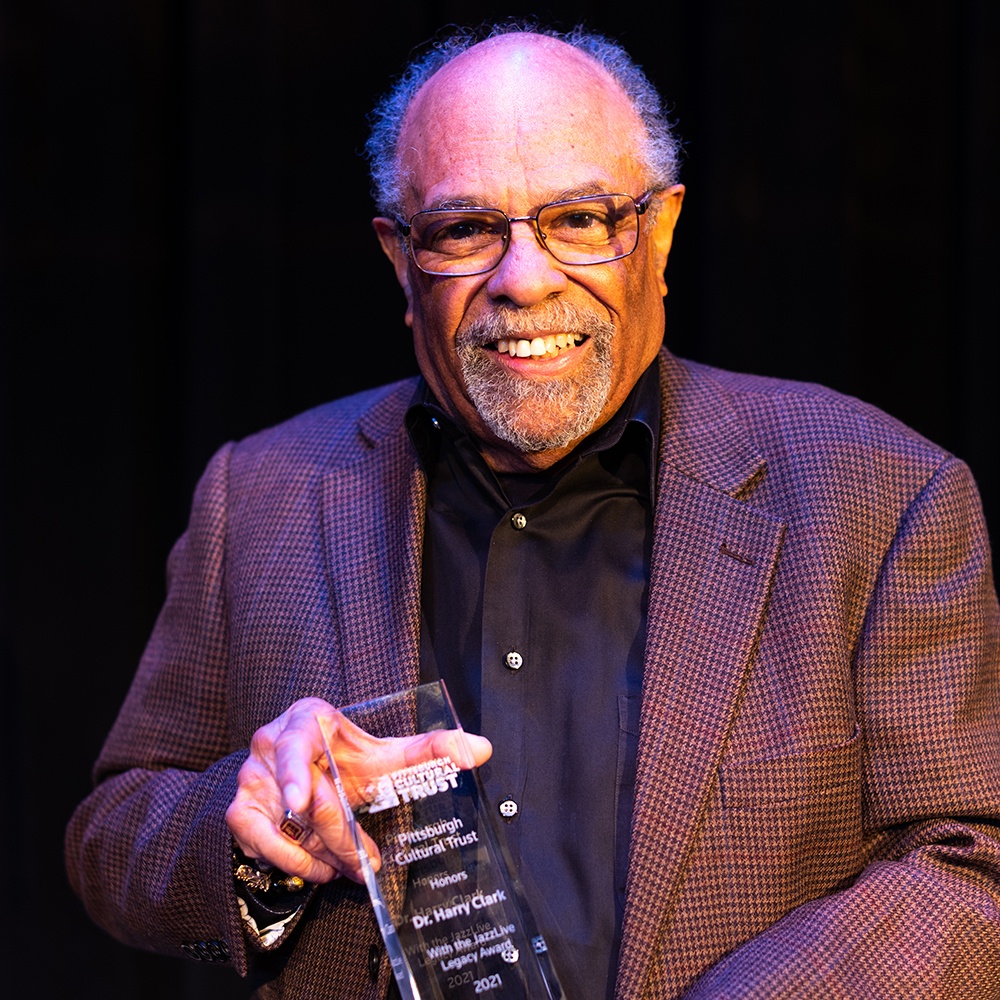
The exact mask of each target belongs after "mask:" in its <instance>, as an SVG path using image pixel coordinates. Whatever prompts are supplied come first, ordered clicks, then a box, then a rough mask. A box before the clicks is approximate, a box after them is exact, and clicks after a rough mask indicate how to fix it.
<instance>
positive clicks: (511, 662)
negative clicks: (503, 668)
mask: <svg viewBox="0 0 1000 1000" xmlns="http://www.w3.org/2000/svg"><path fill="white" fill-rule="evenodd" d="M504 663H506V664H507V666H508V667H509V668H510V669H511V670H520V669H521V664H522V663H524V659H523V657H522V656H521V654H520V653H519V652H518V651H517V650H516V649H512V650H511V651H510V652H509V653H508V654H507V655H506V656H505V657H504Z"/></svg>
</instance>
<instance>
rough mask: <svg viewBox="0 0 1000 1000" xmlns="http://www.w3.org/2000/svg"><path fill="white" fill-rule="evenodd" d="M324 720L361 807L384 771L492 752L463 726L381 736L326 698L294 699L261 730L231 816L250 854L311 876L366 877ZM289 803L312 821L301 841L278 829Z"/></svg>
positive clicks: (375, 856)
mask: <svg viewBox="0 0 1000 1000" xmlns="http://www.w3.org/2000/svg"><path fill="white" fill-rule="evenodd" d="M320 726H322V727H323V733H325V734H326V738H327V740H328V741H329V744H330V749H331V750H332V751H333V757H334V760H336V762H337V769H338V770H339V771H340V778H341V781H342V783H343V785H344V791H345V792H346V793H347V797H348V799H349V800H350V802H351V805H352V806H354V807H355V808H356V807H357V806H358V805H360V804H361V803H362V802H363V801H365V790H366V789H367V788H368V787H369V786H370V785H372V784H374V782H375V781H376V779H378V778H379V777H381V776H382V775H383V774H389V773H390V772H392V771H396V770H399V769H400V768H403V767H409V766H410V765H412V764H419V763H421V762H422V761H425V760H433V759H434V758H435V757H445V756H448V757H451V759H452V760H453V761H454V762H455V763H456V764H458V765H459V766H460V767H463V768H471V767H478V766H479V765H480V764H482V763H484V762H485V761H486V760H488V759H489V756H490V754H491V753H492V752H493V748H492V747H491V746H490V742H489V740H487V739H486V738H485V737H483V736H473V735H471V734H468V733H463V732H460V731H457V730H442V731H438V732H433V733H422V734H421V735H419V736H408V737H400V738H397V739H377V738H376V737H374V736H371V735H369V734H368V733H366V732H365V731H364V730H363V729H359V728H358V727H357V726H356V725H354V723H352V722H350V721H348V720H347V719H346V718H345V717H344V716H343V714H342V713H340V712H338V711H337V710H336V709H335V708H334V707H333V706H332V705H330V704H328V703H327V702H325V701H322V700H321V699H319V698H303V699H302V700H301V701H297V702H295V703H294V704H293V705H292V706H291V707H290V708H289V709H288V710H287V711H285V712H283V713H282V714H281V715H279V716H278V718H277V719H275V720H274V721H273V722H269V723H268V724H267V725H266V726H262V727H261V728H260V729H258V730H257V732H255V733H254V735H253V739H252V740H251V743H250V756H249V757H248V758H247V760H246V762H245V763H244V765H243V767H242V768H240V773H239V786H238V788H237V791H236V796H235V798H234V799H233V801H232V803H230V806H229V808H228V809H227V810H226V822H227V823H228V824H229V829H230V831H231V832H232V834H233V838H234V839H235V841H236V843H237V845H238V846H239V848H240V850H242V851H243V853H244V854H246V855H247V856H248V857H251V858H257V859H258V860H261V861H266V862H268V863H270V864H272V865H275V866H276V867H278V868H280V869H281V870H282V871H284V872H287V873H288V874H290V875H299V876H300V877H302V878H304V879H305V880H306V881H308V882H329V881H330V880H331V879H334V878H336V877H337V876H338V875H346V876H347V877H348V878H351V879H353V880H354V881H355V882H361V881H362V875H361V867H360V865H359V863H358V858H357V854H356V852H355V849H354V841H353V839H352V837H351V833H350V828H349V827H348V825H347V820H346V817H345V816H344V811H343V809H342V807H341V804H340V799H339V798H338V797H337V792H336V789H335V788H334V787H333V782H332V781H331V779H330V777H329V775H328V772H327V770H326V767H327V765H326V758H325V755H324V752H323V738H322V735H321V733H320V729H319V727H320ZM286 809H291V810H293V811H294V812H296V813H299V814H300V815H301V816H303V817H304V818H305V819H306V820H307V821H308V823H309V825H310V826H311V827H312V832H311V833H310V834H309V835H308V836H307V837H306V838H305V840H304V841H303V842H302V844H301V845H297V844H294V843H293V842H292V841H291V840H289V839H288V838H287V837H285V836H284V834H282V833H281V832H280V831H279V829H278V824H279V823H280V822H281V819H282V817H283V816H284V813H285V810H286ZM361 836H362V839H363V841H364V844H365V848H366V849H367V851H368V856H369V857H370V858H371V861H372V866H373V867H374V868H375V870H376V871H377V870H378V869H379V867H380V865H381V863H382V862H381V857H380V856H379V850H378V847H377V846H376V845H375V843H374V841H372V840H371V838H370V837H368V835H367V834H365V833H364V831H362V832H361Z"/></svg>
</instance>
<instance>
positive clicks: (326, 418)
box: [231, 378, 416, 472]
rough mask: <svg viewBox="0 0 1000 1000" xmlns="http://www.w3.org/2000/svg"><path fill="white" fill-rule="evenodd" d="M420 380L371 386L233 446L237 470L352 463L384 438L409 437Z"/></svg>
mask: <svg viewBox="0 0 1000 1000" xmlns="http://www.w3.org/2000/svg"><path fill="white" fill-rule="evenodd" d="M415 387H416V379H415V378H411V379H405V380H403V381H401V382H394V383H391V384H389V385H384V386H379V387H377V388H374V389H366V390H364V391H362V392H358V393H355V394H353V395H351V396H344V397H342V398H340V399H335V400H333V401H331V402H329V403H324V404H322V405H321V406H317V407H314V408H313V409H310V410H306V411H305V412H303V413H300V414H298V415H296V416H294V417H292V418H290V419H289V420H286V421H284V422H282V423H280V424H277V425H276V426H274V427H269V428H267V429H266V430H262V431H259V432H258V433H256V434H253V435H251V436H250V437H247V438H244V439H243V440H241V441H238V442H236V443H235V444H234V445H232V455H231V463H232V467H233V469H234V470H240V471H253V470H257V471H259V470H260V469H261V468H263V467H266V466H273V465H279V466H283V467H286V468H289V469H291V468H295V469H297V470H299V471H300V472H301V471H304V470H306V469H312V470H316V471H319V470H321V469H322V470H327V469H333V468H339V467H343V466H346V465H350V464H352V463H353V462H355V461H357V460H358V459H359V458H360V457H361V456H362V455H364V454H365V453H367V452H368V451H370V450H371V449H372V448H374V447H376V446H377V445H378V444H379V443H380V442H382V441H384V440H386V439H390V438H392V437H394V436H398V435H404V434H405V428H404V424H403V417H404V416H405V414H406V409H407V407H408V406H409V403H410V401H411V399H412V398H413V393H414V390H415Z"/></svg>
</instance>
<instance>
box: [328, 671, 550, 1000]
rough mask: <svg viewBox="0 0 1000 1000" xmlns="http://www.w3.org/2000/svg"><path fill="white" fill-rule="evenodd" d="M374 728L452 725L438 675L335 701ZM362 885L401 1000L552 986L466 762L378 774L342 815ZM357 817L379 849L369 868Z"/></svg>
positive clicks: (504, 994)
mask: <svg viewBox="0 0 1000 1000" xmlns="http://www.w3.org/2000/svg"><path fill="white" fill-rule="evenodd" d="M343 712H344V715H346V716H347V717H348V718H349V719H350V720H351V721H352V722H354V723H356V724H357V725H359V726H361V728H362V729H365V730H367V731H368V732H371V733H374V734H376V735H380V736H388V735H403V734H405V733H407V732H413V731H414V724H415V725H416V731H417V732H431V731H433V730H438V729H456V730H461V727H460V725H459V723H458V720H457V719H456V717H455V713H454V710H453V708H452V705H451V700H450V699H449V697H448V692H447V690H446V689H445V686H444V683H443V682H440V681H439V682H437V683H434V684H424V685H421V686H420V687H417V688H413V689H412V690H410V691H404V692H400V693H399V694H395V695H389V696H388V697H385V698H379V699H377V700H375V701H370V702H365V703H363V704H360V705H352V706H351V707H349V708H345V709H344V710H343ZM328 758H329V765H330V774H331V777H332V778H333V781H334V784H335V785H336V786H337V791H338V793H339V794H340V796H341V802H342V804H343V805H344V808H345V811H346V813H347V815H348V821H349V822H350V823H351V824H352V828H353V829H354V832H355V842H356V844H357V847H358V853H359V858H360V861H361V865H362V870H363V871H364V874H365V883H366V885H367V887H368V894H369V896H370V897H371V901H372V906H373V907H374V909H375V914H376V917H377V918H378V922H379V927H380V929H381V931H382V937H383V939H384V941H385V945H386V949H387V953H388V955H389V958H390V960H391V961H392V967H393V973H394V975H395V977H396V983H397V985H398V987H399V991H400V994H401V996H402V998H403V1000H411V998H413V1000H464V998H466V997H477V996H483V995H487V996H489V997H490V998H491V1000H505V998H515V997H517V998H522V997H523V998H531V1000H544V998H550V1000H560V998H562V997H563V992H562V989H561V987H560V986H559V981H558V978H557V976H556V973H555V970H554V969H553V967H552V964H551V961H550V959H549V953H548V949H547V948H546V945H545V941H544V939H543V938H542V936H541V935H540V934H539V933H538V930H537V928H536V927H535V924H534V920H533V918H532V916H531V912H530V910H529V908H528V906H527V903H526V902H525V900H524V893H523V889H522V887H521V883H520V880H519V879H518V876H517V873H516V872H515V871H514V869H513V867H512V866H511V864H510V863H509V859H508V857H507V855H506V852H505V850H504V848H503V846H502V841H501V840H500V839H499V838H498V836H497V833H496V830H495V829H494V826H493V823H494V821H493V817H492V814H491V812H490V810H488V809H487V808H486V807H485V800H484V796H483V791H482V786H481V784H480V782H479V777H478V775H477V774H476V772H475V771H474V770H472V771H467V770H461V769H460V768H459V767H458V766H457V764H456V763H455V762H454V761H452V760H451V759H450V758H448V757H443V758H438V759H436V760H431V761H425V762H423V763H419V764H415V765H412V766H410V767H405V768H402V769H401V770H399V771H395V772H393V773H392V774H386V775H382V776H381V777H380V778H379V780H378V781H377V782H376V783H375V785H374V786H373V787H372V788H371V790H370V795H369V798H370V799H371V801H370V802H369V803H368V804H367V805H366V806H362V807H361V808H360V809H358V810H357V811H356V815H352V813H351V809H350V806H349V804H348V801H347V797H346V795H345V794H344V792H343V787H342V786H341V784H340V777H339V774H338V773H337V766H336V762H335V761H334V760H333V759H332V755H331V754H329V751H328ZM358 824H360V825H361V826H362V827H364V829H365V830H366V832H367V833H368V834H369V835H370V836H371V837H372V838H373V839H374V840H375V842H376V843H377V844H378V846H379V849H380V851H381V853H382V867H381V869H380V870H379V872H378V874H375V873H374V872H373V871H372V868H371V864H370V863H369V861H368V856H367V854H366V853H365V851H364V850H363V849H362V847H361V844H360V841H359V840H358V832H357V825H358Z"/></svg>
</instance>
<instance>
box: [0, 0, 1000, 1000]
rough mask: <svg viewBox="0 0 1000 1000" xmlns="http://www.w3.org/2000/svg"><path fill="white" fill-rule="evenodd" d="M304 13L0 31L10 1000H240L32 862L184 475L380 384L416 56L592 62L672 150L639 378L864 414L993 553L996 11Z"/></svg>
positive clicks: (213, 7) (328, 7)
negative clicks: (984, 530)
mask: <svg viewBox="0 0 1000 1000" xmlns="http://www.w3.org/2000/svg"><path fill="white" fill-rule="evenodd" d="M335 6H339V5H335V4H333V3H331V2H329V0H258V2H256V3H251V2H247V0H87V2H86V3H81V2H79V0H28V2H24V3H12V2H10V0H2V5H0V213H2V214H0V224H2V236H0V255H2V256H0V260H2V272H0V323H2V340H0V394H2V397H0V406H2V413H0V448H2V452H0V479H2V482H3V487H4V488H3V492H2V494H0V497H2V500H0V502H2V505H3V506H2V510H0V515H2V523H3V526H4V532H3V535H2V541H0V545H2V548H0V557H2V565H3V567H4V574H3V589H2V591H0V599H2V606H0V612H2V631H0V654H2V657H3V660H4V664H5V666H4V687H3V691H4V695H5V697H6V698H7V699H8V706H7V710H6V712H5V713H4V714H5V720H4V722H5V724H4V726H3V727H2V729H0V732H2V741H3V742H2V750H3V768H2V775H3V779H2V780H3V785H2V802H3V822H2V823H0V831H2V832H0V836H2V837H3V841H2V842H0V858H2V859H3V863H4V864H3V872H4V876H5V877H4V880H3V898H4V899H5V901H6V906H5V908H4V909H5V913H4V916H5V919H4V921H3V924H4V930H3V933H2V934H0V939H2V940H3V948H4V950H5V951H9V957H8V959H7V960H6V961H4V963H3V969H2V971H0V977H2V981H3V982H4V983H5V984H8V983H10V982H11V981H13V984H14V992H12V993H7V995H14V996H31V997H63V996H73V997H75V998H91V997H143V998H151V1000H152V998H160V997H163V998H167V997H170V998H176V997H186V998H201V997H213V998H225V997H230V996H232V997H237V996H241V995H243V992H242V991H241V989H240V987H239V984H238V983H237V982H236V980H235V978H233V977H229V976H227V975H226V974H223V973H222V972H221V971H220V970H217V969H211V968H206V967H204V966H198V965H194V964H193V963H188V962H184V961H180V960H173V959H166V958H157V957H152V956H146V955H143V954H140V953H137V952H132V951H130V950H128V949H125V948H123V947H121V946H120V945H118V944H116V943H114V942H112V941H111V940H110V939H108V938H106V937H105V936H104V935H103V934H101V933H100V932H98V931H97V930H96V929H95V928H93V927H92V926H91V925H90V923H89V922H88V921H87V919H86V917H85V915H84V913H83V909H82V907H81V906H80V904H79V903H78V902H77V901H76V900H75V898H74V897H73V896H72V895H71V893H70V891H69V889H68V887H67V885H66V882H65V877H64V874H63V868H62V860H61V837H62V830H63V827H64V825H65V822H66V819H67V818H68V815H69V812H70V810H71V809H72V807H73V805H74V804H75V802H76V801H77V800H78V799H79V798H80V797H82V796H83V795H84V794H85V793H86V790H87V787H88V772H89V768H90V765H91V763H92V761H93V759H94V757H95V756H96V754H97V751H98V749H99V746H100V743H101V740H102V738H103V735H104V733H105V732H106V730H107V728H108V727H109V725H110V723H111V721H112V719H113V716H114V713H115V711H116V709H117V706H118V704H119V703H120V700H121V698H122V696H123V694H124V691H125V689H126V687H127V684H128V681H129V678H130V676H131V673H132V671H133V669H134V665H135V662H136V660H137V657H138V655H139V653H140V651H141V648H142V645H143V643H144V640H145V637H146V635H147V634H148V631H149V628H150V626H151V624H152V621H153V618H154V616H155V614H156V610H157V608H158V606H159V603H160V601H161V600H162V596H163V564H164V560H165V557H166V554H167V551H168V549H169V546H170V544H171V543H172V541H173V539H174V538H175V537H176V536H177V535H178V534H179V533H180V531H181V530H183V526H184V522H185V519H186V513H187V504H188V501H189V497H190V493H191V489H192V487H193V484H194V481H195V479H196V477H197V475H198V474H199V472H200V470H201V468H202V467H203V465H204V463H205V461H206V460H207V458H208V457H209V455H210V454H211V453H212V452H213V451H214V450H215V449H216V448H217V447H218V446H219V445H220V444H222V443H223V442H224V441H226V440H227V439H230V438H234V437H240V436H242V435H245V434H247V433H250V432H252V431H254V430H256V429H258V428H260V427H262V426H265V425H268V424H271V423H274V422H276V421H279V420H281V419H283V418H285V417H287V416H290V415H291V414H293V413H295V412H297V411H299V410H301V409H304V408H306V407H308V406H311V405H314V404H316V403H319V402H321V401H323V400H325V399H328V398H331V397H333V396H336V395H340V394H343V393H346V392H349V391H352V390H355V389H358V388H362V387H365V386H368V385H373V384H377V383H379V382H382V381H386V380H388V379H391V378H395V377H399V376H402V375H405V374H409V373H410V372H411V371H412V370H413V356H412V351H411V349H410V347H409V344H408V339H407V332H406V330H405V328H404V326H403V324H402V313H403V301H402V296H401V294H400V293H399V292H398V290H397V289H396V288H395V286H394V283H393V279H392V275H391V271H390V269H389V267H388V265H387V263H386V262H385V261H384V260H382V259H381V257H380V252H379V251H378V249H377V245H376V242H375V239H374V236H373V235H372V233H371V230H370V228H369V225H368V220H369V217H370V215H371V207H370V201H369V199H368V197H367V180H366V177H365V170H364V164H363V162H362V160H361V159H360V157H359V155H358V153H359V150H360V148H361V146H362V143H363V141H364V128H365V115H366V111H367V109H368V108H369V107H370V105H371V103H372V101H373V100H374V99H375V97H376V96H377V94H378V93H380V92H381V91H382V90H383V89H384V87H385V85H386V82H387V80H388V78H389V76H390V75H391V74H393V73H395V72H397V71H398V70H399V69H400V68H401V66H402V63H403V61H404V59H405V57H406V55H407V53H408V52H409V51H410V49H411V48H412V47H413V46H414V45H416V44H417V43H419V42H420V41H422V40H423V39H425V38H426V37H428V36H429V35H431V34H432V33H433V32H434V31H435V30H436V29H437V28H438V27H439V26H440V25H442V24H445V23H447V22H450V21H462V20H466V21H467V20H469V19H470V18H471V19H475V20H479V19H480V18H481V17H494V16H498V15H506V14H524V13H527V12H532V13H537V14H539V16H541V17H543V18H546V19H549V20H560V21H562V23H563V24H569V23H572V22H573V21H575V20H576V19H580V18H582V19H584V20H586V22H587V23H588V24H589V25H590V26H591V27H593V28H596V29H598V30H602V31H606V32H609V33H612V34H615V35H617V36H618V37H619V38H620V39H621V40H622V41H623V42H624V43H625V45H626V46H627V47H628V48H629V49H630V50H631V51H632V52H633V54H634V55H635V56H636V57H637V59H638V60H639V62H640V63H641V64H643V65H644V66H645V67H646V69H647V71H648V72H649V73H650V75H651V76H652V77H653V79H654V81H655V82H656V83H657V84H658V85H659V86H660V88H661V89H662V90H663V91H664V92H665V93H666V94H667V95H669V98H670V101H671V103H672V105H673V108H674V112H675V115H676V117H677V119H678V121H679V124H680V132H681V135H682V136H683V138H684V140H685V143H686V150H687V153H686V156H687V159H686V164H685V167H684V176H683V179H684V180H685V181H686V183H687V185H688V198H687V201H686V203H685V208H684V213H683V215H682V217H681V222H680V226H679V230H678V233H677V238H676V241H675V248H674V253H673V256H672V258H671V262H670V267H669V270H668V279H669V283H670V288H671V292H670V296H669V298H668V332H667V338H668V342H669V344H670V345H671V346H672V347H673V349H674V350H675V351H676V352H677V353H679V354H681V355H686V356H691V357H696V358H698V359H701V360H704V361H708V362H711V363H716V364H720V365H723V366H726V367H730V368H737V369H743V370H748V371H757V372H764V373H769V374H775V375H782V376H788V377H793V378H801V379H808V380H817V381H823V382H826V383H828V384H831V385H833V386H835V387H836V388H838V389H841V390H843V391H845V392H849V393H852V394H854V395H858V396H861V397H864V398H866V399H869V400H871V401H873V402H875V403H877V404H878V405H880V406H882V407H883V408H884V409H887V410H889V411H890V412H892V413H894V414H895V415H897V416H899V417H900V418H902V419H903V420H905V421H906V422H908V423H910V424H911V425H913V426H915V427H916V428H917V429H919V430H920V431H922V432H923V433H925V434H926V435H927V436H929V437H931V438H933V439H935V440H937V441H938V442H939V443H941V444H943V445H945V446H946V447H948V448H950V449H952V450H953V451H954V452H956V453H957V454H959V455H960V456H962V457H963V458H965V459H967V460H968V461H969V463H970V465H971V466H972V468H973V471H974V472H975V473H976V475H977V477H978V479H979V481H980V484H981V488H982V491H983V496H984V501H985V505H986V508H987V515H988V517H989V519H990V521H991V524H992V529H993V532H994V538H996V537H997V535H996V533H997V531H998V530H1000V481H998V474H997V473H998V470H997V457H998V423H997V417H998V411H1000V405H998V402H997V395H998V394H997V391H996V389H995V387H994V369H993V367H992V354H991V351H990V348H991V347H992V346H993V345H994V342H995V341H996V319H995V315H994V314H995V300H996V286H997V279H996V275H997V273H998V267H997V265H998V263H1000V262H998V253H997V221H998V216H997V200H996V184H997V179H998V177H1000V170H998V166H1000V162H998V149H997V131H996V123H997V121H998V110H1000V107H998V104H1000V101H998V87H997V82H998V81H997V73H998V71H997V63H998V60H997V59H996V53H997V51H998V46H997V43H998V41H1000V31H998V7H997V5H995V4H994V3H993V0H953V2H952V3H950V4H947V5H943V4H940V3H930V2H927V0H909V2H906V3H903V2H899V3H891V2H888V0H844V2H840V3H835V2H832V0H817V2H815V3H811V4H803V3H790V2H780V3H771V4H763V3H762V4H759V5H758V4H746V3H742V2H739V0H703V2H701V3H682V2H679V0H664V2H663V3H661V4H658V5H656V6H655V7H645V8H643V9H639V8H635V9H633V10H631V11H629V12H628V16H622V15H621V14H619V13H616V12H613V11H611V10H610V9H609V7H610V5H608V4H606V3H602V4H597V3H589V2H579V3H576V4H568V3H562V4H559V3H554V4H551V5H550V6H549V7H548V8H544V7H527V6H524V5H518V4H507V5H505V6H502V7H496V8H493V9H491V8H490V6H489V5H480V6H478V7H475V8H474V9H473V10H471V11H470V10H468V9H467V5H461V4H457V3H451V2H443V0H442V2H423V3H417V2H414V3H413V4H411V5H409V6H407V7H406V8H405V9H404V10H403V11H402V12H400V10H399V9H398V8H397V7H396V6H395V5H392V6H391V7H390V6H386V7H383V8H379V7H377V6H375V5H370V4H366V5H351V7H350V8H349V10H348V11H347V12H346V13H339V14H338V13H336V12H335V9H334V8H335ZM230 979H232V982H230ZM5 991H6V986H5Z"/></svg>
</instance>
